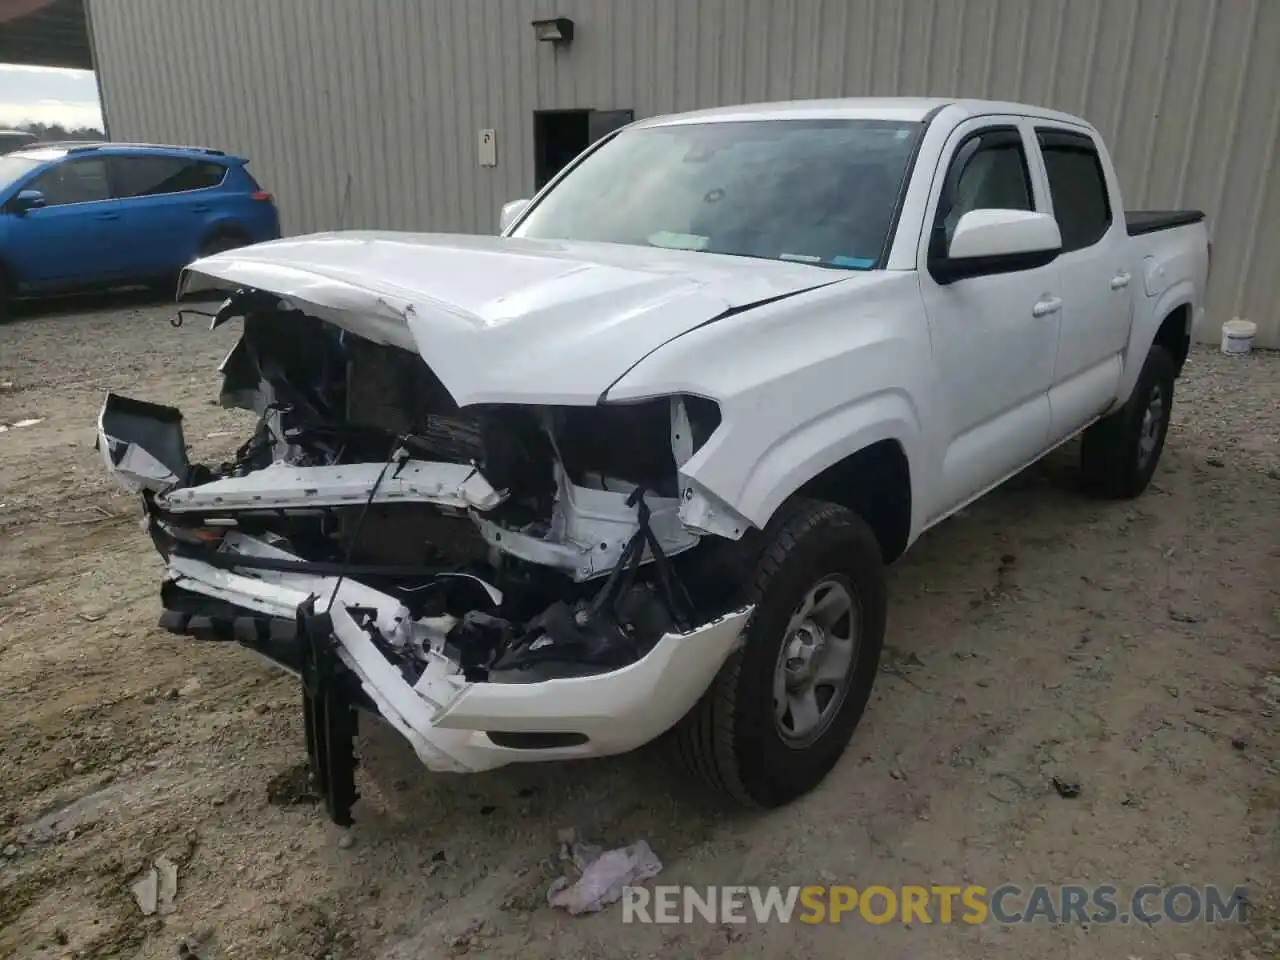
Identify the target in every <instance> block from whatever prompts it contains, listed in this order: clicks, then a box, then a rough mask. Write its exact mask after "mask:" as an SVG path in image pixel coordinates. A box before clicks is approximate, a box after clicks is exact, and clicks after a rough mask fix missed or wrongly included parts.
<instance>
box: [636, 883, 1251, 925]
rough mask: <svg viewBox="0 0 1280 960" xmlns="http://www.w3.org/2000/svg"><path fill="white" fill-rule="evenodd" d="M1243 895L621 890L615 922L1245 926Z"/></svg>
mask: <svg viewBox="0 0 1280 960" xmlns="http://www.w3.org/2000/svg"><path fill="white" fill-rule="evenodd" d="M1248 907H1249V898H1248V894H1247V891H1246V890H1245V889H1244V888H1243V887H1232V888H1230V889H1228V888H1225V887H1216V886H1203V887H1194V886H1190V885H1188V884H1178V885H1174V886H1167V887H1165V886H1159V885H1156V884H1145V885H1142V886H1138V887H1134V888H1133V889H1132V890H1131V891H1129V892H1127V893H1122V892H1121V891H1120V890H1119V888H1117V887H1114V886H1111V885H1107V884H1103V885H1099V886H1094V887H1083V886H1072V885H1063V886H1048V885H1043V884H1037V885H1035V886H1031V887H1026V888H1024V887H1019V886H1016V885H1014V884H1004V885H1002V886H999V887H995V888H992V889H990V890H988V888H986V887H981V886H974V885H968V886H952V885H931V886H927V887H926V886H902V887H887V886H867V887H862V888H859V887H852V886H838V885H837V886H803V887H800V886H792V887H777V886H774V887H762V886H723V887H682V886H664V885H657V886H654V887H624V888H623V891H622V921H623V923H664V924H665V923H703V922H705V923H748V922H751V921H754V922H756V923H760V924H767V923H809V924H820V923H842V922H849V921H853V922H863V923H873V924H884V923H923V924H935V923H936V924H950V923H966V924H981V923H989V922H995V923H1000V924H1021V923H1036V922H1044V923H1082V924H1083V923H1089V924H1112V923H1119V924H1128V923H1142V924H1148V925H1150V924H1156V923H1221V922H1225V921H1235V922H1237V923H1244V922H1245V921H1246V920H1247V915H1248Z"/></svg>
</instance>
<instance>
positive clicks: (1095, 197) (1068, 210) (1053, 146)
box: [1036, 127, 1115, 253]
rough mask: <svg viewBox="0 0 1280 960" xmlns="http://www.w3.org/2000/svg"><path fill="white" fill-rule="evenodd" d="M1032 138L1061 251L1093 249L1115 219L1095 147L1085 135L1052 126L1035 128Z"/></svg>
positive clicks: (1100, 160)
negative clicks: (1041, 159) (1037, 149)
mask: <svg viewBox="0 0 1280 960" xmlns="http://www.w3.org/2000/svg"><path fill="white" fill-rule="evenodd" d="M1036 139H1037V141H1038V142H1039V145H1040V153H1041V155H1042V156H1043V157H1044V167H1045V174H1046V175H1047V177H1048V180H1049V196H1050V199H1051V200H1052V201H1053V215H1054V217H1055V218H1056V219H1057V221H1058V229H1059V230H1060V231H1061V233H1062V252H1063V253H1070V252H1071V251H1072V250H1083V249H1084V248H1085V247H1091V246H1093V245H1094V244H1095V243H1097V242H1098V241H1099V240H1101V239H1102V238H1103V237H1104V236H1106V233H1107V231H1108V230H1109V229H1110V228H1111V224H1112V221H1113V220H1114V218H1115V213H1114V211H1113V210H1112V209H1111V197H1110V194H1109V193H1108V191H1107V178H1106V174H1105V173H1104V172H1103V168H1102V158H1101V157H1100V156H1099V155H1098V147H1097V145H1096V144H1095V143H1094V142H1093V138H1092V137H1090V136H1089V135H1088V134H1085V133H1077V132H1075V131H1071V130H1062V129H1058V128H1055V127H1037V128H1036Z"/></svg>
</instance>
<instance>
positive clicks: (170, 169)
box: [110, 157, 227, 197]
mask: <svg viewBox="0 0 1280 960" xmlns="http://www.w3.org/2000/svg"><path fill="white" fill-rule="evenodd" d="M110 162H111V184H112V187H113V189H114V191H115V195H116V196H117V197H154V196H160V195H163V194H166V193H184V192H186V191H188V190H204V189H207V188H208V187H216V186H217V185H218V184H220V183H222V179H223V177H225V176H226V174H227V168H226V167H224V166H222V165H221V164H218V163H211V162H207V161H203V160H186V159H183V158H181V157H111V158H110Z"/></svg>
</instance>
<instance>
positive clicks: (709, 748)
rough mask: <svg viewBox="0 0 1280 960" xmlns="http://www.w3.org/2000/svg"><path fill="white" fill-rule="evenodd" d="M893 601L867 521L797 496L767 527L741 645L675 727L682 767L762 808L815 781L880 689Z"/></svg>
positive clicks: (828, 767)
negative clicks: (889, 599)
mask: <svg viewBox="0 0 1280 960" xmlns="http://www.w3.org/2000/svg"><path fill="white" fill-rule="evenodd" d="M773 526H774V525H772V524H771V527H773ZM885 598H886V591H885V575H884V562H883V560H882V559H881V555H880V547H879V544H878V543H877V542H876V539H875V536H874V534H872V532H871V530H870V529H869V528H868V527H867V525H866V523H864V522H863V520H862V518H861V517H859V516H857V515H856V514H854V513H852V512H851V511H849V510H846V509H845V508H844V507H840V506H837V505H835V504H830V503H817V502H813V501H802V502H799V503H798V504H797V505H796V506H795V509H794V510H792V511H789V513H788V515H787V516H786V517H785V518H784V519H782V520H781V521H780V522H779V523H778V524H777V525H776V528H774V529H770V530H767V531H766V545H765V547H764V550H763V551H762V554H761V557H760V560H759V562H758V564H757V567H756V575H755V579H754V583H753V586H752V599H753V601H754V603H755V611H754V612H753V614H752V616H751V619H750V621H749V622H748V624H747V628H746V632H745V633H744V636H743V641H744V642H743V646H742V648H741V649H739V650H738V651H737V652H735V653H734V654H733V655H732V656H731V657H730V658H729V660H728V661H726V663H725V665H724V666H723V667H722V668H721V670H720V673H719V674H718V675H717V677H716V679H715V681H713V683H712V685H711V687H710V688H709V689H708V690H707V692H706V693H705V694H704V695H703V696H702V699H701V700H700V701H699V702H698V703H697V704H696V705H695V706H694V708H693V709H692V710H691V711H690V712H689V714H688V715H687V716H686V717H685V718H684V719H683V720H681V721H680V723H679V724H678V725H677V726H676V728H675V730H674V731H672V739H673V741H674V746H675V749H676V750H677V752H678V754H679V756H680V759H681V760H682V761H683V763H684V765H685V766H687V767H689V768H691V769H692V770H693V771H694V772H695V773H696V774H698V775H699V776H700V777H701V778H703V779H704V780H706V781H707V782H709V783H710V784H711V785H712V786H714V787H716V788H717V789H719V790H721V791H723V792H725V793H727V794H728V795H730V796H731V797H733V798H734V799H736V800H738V801H740V802H742V803H746V804H750V805H754V806H765V807H772V806H778V805H781V804H783V803H787V802H788V801H790V800H793V799H795V798H796V797H799V796H801V795H802V794H804V793H807V792H808V791H810V790H812V789H813V788H814V787H816V786H817V785H818V784H819V783H820V782H821V781H822V779H823V778H824V777H825V776H826V775H827V773H828V772H829V771H830V770H831V768H832V767H833V766H835V764H836V761H837V760H839V759H840V755H841V754H842V753H843V752H844V749H845V747H846V746H847V745H848V743H849V739H850V737H852V735H853V730H854V727H856V726H857V724H858V720H859V718H860V717H861V716H862V712H863V710H864V709H865V708H866V705H867V700H868V699H869V698H870V696H871V687H872V683H873V682H874V680H875V675H876V667H877V665H878V663H879V660H880V648H881V646H882V645H883V643H884V628H885V606H886V603H885Z"/></svg>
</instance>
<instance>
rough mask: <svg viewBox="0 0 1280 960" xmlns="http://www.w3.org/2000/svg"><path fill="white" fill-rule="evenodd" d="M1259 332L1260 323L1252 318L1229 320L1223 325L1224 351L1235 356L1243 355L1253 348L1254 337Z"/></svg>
mask: <svg viewBox="0 0 1280 960" xmlns="http://www.w3.org/2000/svg"><path fill="white" fill-rule="evenodd" d="M1257 332H1258V325H1257V324H1256V323H1254V322H1253V321H1252V320H1241V319H1239V318H1238V317H1237V318H1236V319H1235V320H1228V321H1227V322H1226V323H1224V324H1223V325H1222V352H1223V353H1225V354H1228V355H1230V356H1233V357H1242V356H1244V355H1245V354H1246V353H1249V352H1250V351H1251V350H1253V337H1254V335H1255V334H1256V333H1257Z"/></svg>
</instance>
